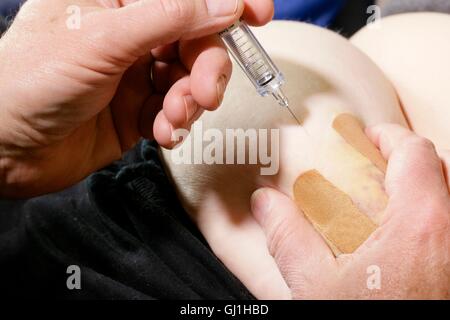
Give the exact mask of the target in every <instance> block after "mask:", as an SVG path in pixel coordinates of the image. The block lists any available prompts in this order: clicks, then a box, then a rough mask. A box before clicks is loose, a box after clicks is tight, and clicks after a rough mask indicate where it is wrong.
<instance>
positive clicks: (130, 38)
mask: <svg viewBox="0 0 450 320" xmlns="http://www.w3.org/2000/svg"><path fill="white" fill-rule="evenodd" d="M243 11H244V2H243V0H140V1H137V2H135V3H132V4H130V5H127V6H124V7H121V8H117V9H110V10H105V11H103V12H102V13H101V14H100V16H101V17H98V18H97V19H99V20H100V21H98V20H97V23H96V27H97V28H98V27H99V25H101V26H103V27H105V30H104V32H106V33H110V36H111V41H113V43H114V44H117V45H119V46H122V47H123V49H125V51H127V53H130V54H133V55H137V56H142V55H143V54H145V53H147V52H148V51H149V50H150V49H153V48H155V47H157V46H160V45H164V44H168V43H172V42H175V41H177V40H180V39H192V38H199V37H203V36H206V35H210V34H214V33H217V32H220V31H222V30H223V29H225V28H226V27H228V26H230V25H231V24H232V23H233V22H235V21H236V20H238V19H239V18H240V17H241V15H242V13H243Z"/></svg>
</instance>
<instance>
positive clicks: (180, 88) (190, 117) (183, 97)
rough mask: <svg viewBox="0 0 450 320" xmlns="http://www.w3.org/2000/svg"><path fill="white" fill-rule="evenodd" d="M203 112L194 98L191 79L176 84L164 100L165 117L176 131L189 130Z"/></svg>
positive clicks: (181, 80)
mask: <svg viewBox="0 0 450 320" xmlns="http://www.w3.org/2000/svg"><path fill="white" fill-rule="evenodd" d="M201 110H202V108H201V107H200V106H199V105H198V104H197V102H195V100H194V98H193V97H192V93H191V81H190V78H189V77H184V78H183V79H180V80H179V81H178V82H177V83H175V84H174V85H173V86H172V88H170V90H169V92H168V93H167V95H166V97H165V99H164V115H165V116H166V119H167V120H168V121H169V122H170V124H171V125H172V127H173V128H174V129H178V128H189V127H190V124H191V123H192V122H193V121H195V120H196V117H198V115H199V112H200V111H201Z"/></svg>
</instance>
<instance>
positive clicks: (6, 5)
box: [0, 0, 25, 17]
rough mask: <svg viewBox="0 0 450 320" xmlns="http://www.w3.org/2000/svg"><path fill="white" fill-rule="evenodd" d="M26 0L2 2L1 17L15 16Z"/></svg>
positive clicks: (5, 0) (2, 0) (0, 4)
mask: <svg viewBox="0 0 450 320" xmlns="http://www.w3.org/2000/svg"><path fill="white" fill-rule="evenodd" d="M22 2H25V0H0V15H1V16H4V17H8V16H11V15H14V14H15V13H16V11H17V10H18V9H19V6H20V4H21V3H22Z"/></svg>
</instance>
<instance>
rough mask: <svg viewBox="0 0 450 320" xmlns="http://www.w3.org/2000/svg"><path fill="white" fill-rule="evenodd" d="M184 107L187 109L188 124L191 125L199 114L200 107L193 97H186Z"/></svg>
mask: <svg viewBox="0 0 450 320" xmlns="http://www.w3.org/2000/svg"><path fill="white" fill-rule="evenodd" d="M183 99H184V107H185V109H186V123H190V122H191V121H192V120H193V118H194V115H195V114H196V113H197V111H198V109H199V106H198V104H197V102H195V100H194V98H193V97H192V96H184V97H183Z"/></svg>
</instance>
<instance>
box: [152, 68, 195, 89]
mask: <svg viewBox="0 0 450 320" xmlns="http://www.w3.org/2000/svg"><path fill="white" fill-rule="evenodd" d="M151 73H152V84H153V88H154V89H155V91H156V92H157V93H160V94H165V93H167V91H168V90H169V89H170V87H172V86H173V84H174V83H176V82H177V81H178V80H180V79H181V78H183V77H185V76H187V75H188V71H187V70H186V68H185V67H184V66H183V65H182V64H181V63H180V62H174V63H166V62H161V61H155V63H154V64H153V67H152V70H151Z"/></svg>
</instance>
